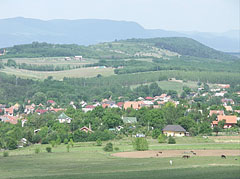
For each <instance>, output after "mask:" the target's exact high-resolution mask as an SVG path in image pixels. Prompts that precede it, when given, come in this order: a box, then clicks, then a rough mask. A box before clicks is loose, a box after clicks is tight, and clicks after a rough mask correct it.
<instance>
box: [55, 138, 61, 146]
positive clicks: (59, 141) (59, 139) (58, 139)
mask: <svg viewBox="0 0 240 179" xmlns="http://www.w3.org/2000/svg"><path fill="white" fill-rule="evenodd" d="M61 142H62V140H61V138H60V137H58V138H57V140H56V144H57V145H61Z"/></svg>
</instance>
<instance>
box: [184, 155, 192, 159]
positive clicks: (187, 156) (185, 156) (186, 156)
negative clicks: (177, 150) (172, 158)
mask: <svg viewBox="0 0 240 179" xmlns="http://www.w3.org/2000/svg"><path fill="white" fill-rule="evenodd" d="M182 158H186V159H188V158H190V156H189V155H183V156H182Z"/></svg>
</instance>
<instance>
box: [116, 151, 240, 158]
mask: <svg viewBox="0 0 240 179" xmlns="http://www.w3.org/2000/svg"><path fill="white" fill-rule="evenodd" d="M194 153H195V154H194ZM183 155H189V156H219V157H220V156H221V155H225V156H226V157H227V156H240V150H192V151H191V150H158V151H156V150H154V151H152V150H148V151H135V152H120V153H114V154H112V156H115V157H123V158H152V157H156V158H158V157H182V156H183Z"/></svg>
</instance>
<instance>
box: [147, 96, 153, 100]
mask: <svg viewBox="0 0 240 179" xmlns="http://www.w3.org/2000/svg"><path fill="white" fill-rule="evenodd" d="M145 99H147V100H153V99H154V98H153V97H150V96H148V97H146V98H145Z"/></svg>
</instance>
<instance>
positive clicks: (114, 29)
mask: <svg viewBox="0 0 240 179" xmlns="http://www.w3.org/2000/svg"><path fill="white" fill-rule="evenodd" d="M0 27H1V28H0V35H1V41H0V47H9V46H13V45H18V44H28V43H32V42H33V41H39V42H48V43H60V44H73V43H74V44H79V45H90V44H96V43H99V42H107V41H114V40H115V39H117V40H122V39H130V38H154V37H189V38H193V39H195V40H197V41H199V42H201V43H203V44H205V45H207V46H209V47H212V48H215V49H217V50H221V51H226V52H239V49H240V47H239V30H233V31H229V32H225V33H203V32H175V31H167V30H160V29H155V30H153V29H144V28H143V27H142V26H141V25H139V24H137V23H136V22H127V21H113V20H97V19H82V20H48V21H43V20H38V19H29V18H22V17H17V18H9V19H1V20H0Z"/></svg>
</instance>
